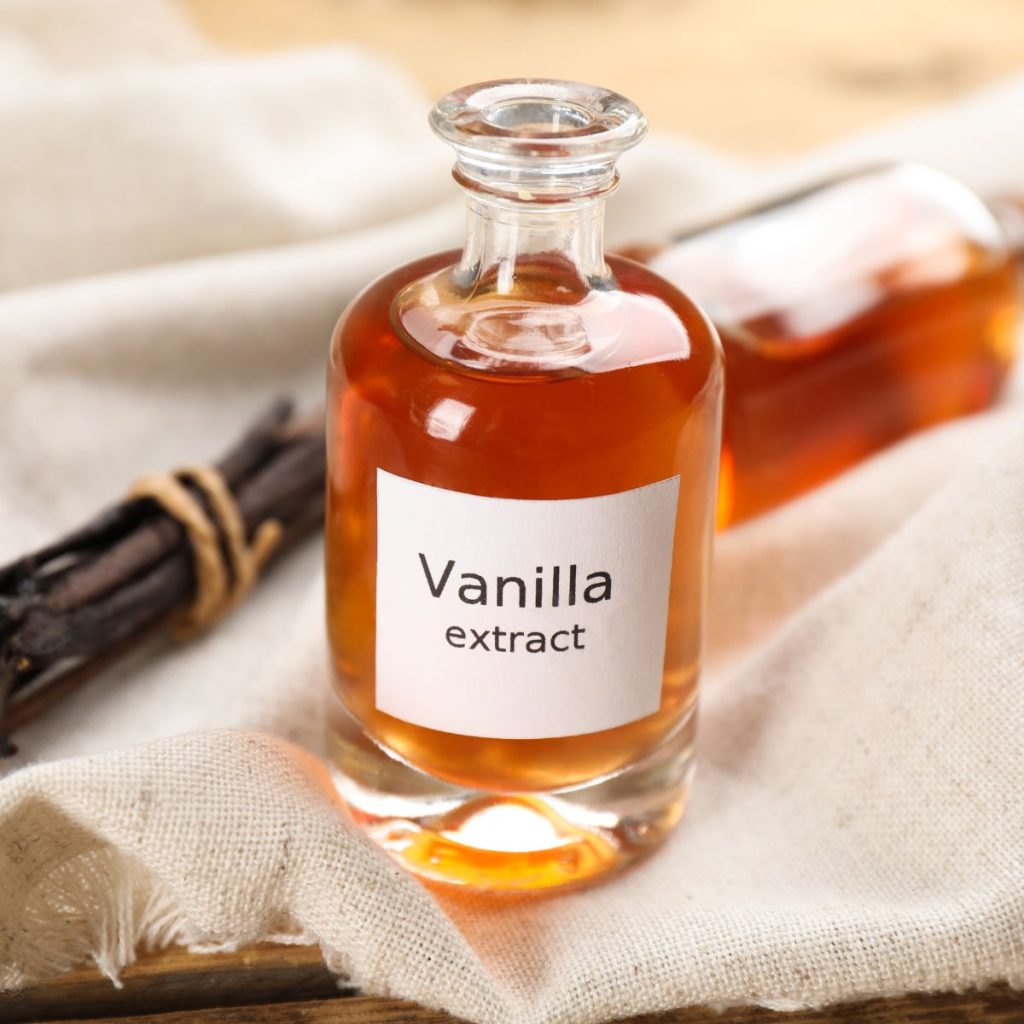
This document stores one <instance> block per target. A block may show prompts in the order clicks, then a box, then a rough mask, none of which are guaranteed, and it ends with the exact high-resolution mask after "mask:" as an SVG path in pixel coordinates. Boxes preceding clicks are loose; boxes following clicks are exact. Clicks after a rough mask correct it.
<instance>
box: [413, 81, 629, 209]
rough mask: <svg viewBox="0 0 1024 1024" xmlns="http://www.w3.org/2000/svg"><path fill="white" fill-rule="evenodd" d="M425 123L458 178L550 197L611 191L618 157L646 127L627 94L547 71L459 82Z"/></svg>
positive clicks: (512, 193) (517, 194) (479, 186)
mask: <svg viewBox="0 0 1024 1024" xmlns="http://www.w3.org/2000/svg"><path fill="white" fill-rule="evenodd" d="M430 125H431V127H432V128H433V129H434V131H435V132H436V133H437V134H438V135H439V136H440V137H441V138H442V139H444V140H445V141H446V142H448V143H450V144H451V145H452V146H454V147H455V151H456V155H457V163H456V165H455V177H456V180H458V181H459V182H460V184H462V185H464V186H466V187H469V188H471V189H475V190H480V191H488V192H494V193H497V194H500V195H505V196H507V197H509V198H517V199H539V200H543V199H547V200H548V201H552V200H555V199H558V198H560V197H564V198H572V197H580V196H583V195H595V194H599V193H602V192H606V191H608V190H609V189H610V188H612V187H613V186H614V184H615V180H616V176H615V170H614V163H615V159H616V158H617V157H618V156H619V154H621V153H623V152H624V151H625V150H627V149H630V148H631V147H633V146H635V145H636V144H637V143H638V142H639V141H640V140H641V139H642V138H643V137H644V134H645V133H646V131H647V121H646V119H645V118H644V115H643V114H642V113H641V111H640V109H639V108H638V107H637V106H636V104H635V103H633V102H632V101H630V100H628V99H626V97H625V96H620V95H619V94H618V93H616V92H611V91H610V90H608V89H602V88H600V87H598V86H595V85H585V84H583V83H580V82H564V81H560V80H558V79H547V78H518V79H507V80H503V81H495V82H482V83H479V84H477V85H467V86H465V87H463V88H461V89H456V90H455V92H451V93H449V94H448V95H447V96H445V97H443V98H442V99H441V100H439V101H438V103H437V105H436V106H435V107H434V109H433V110H432V111H431V113H430ZM524 193H525V194H524Z"/></svg>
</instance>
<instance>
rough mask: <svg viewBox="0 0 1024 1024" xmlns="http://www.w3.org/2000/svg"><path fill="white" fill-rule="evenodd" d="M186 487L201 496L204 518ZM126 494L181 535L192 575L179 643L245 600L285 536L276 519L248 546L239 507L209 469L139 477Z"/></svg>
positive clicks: (193, 468) (177, 630)
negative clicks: (155, 509)
mask: <svg viewBox="0 0 1024 1024" xmlns="http://www.w3.org/2000/svg"><path fill="white" fill-rule="evenodd" d="M186 483H192V484H193V485H194V486H195V487H197V488H198V489H199V490H200V491H201V492H202V494H203V497H205V498H206V501H207V502H208V503H209V509H210V512H209V514H208V513H207V510H206V508H205V507H204V506H203V503H202V502H201V501H200V500H199V499H198V498H197V497H196V495H195V494H193V493H192V492H191V491H190V490H189V489H188V487H187V486H186ZM129 494H130V496H131V497H132V498H149V499H151V500H152V501H155V502H156V503H157V504H158V505H159V506H160V507H161V508H162V509H163V510H164V512H166V513H167V514H168V515H169V516H170V517H171V518H172V519H174V520H176V521H177V522H178V523H179V524H180V525H181V528H182V529H183V530H184V531H185V536H186V538H187V540H188V544H189V548H190V550H191V553H192V564H193V568H194V571H195V594H194V596H193V598H192V601H191V603H190V604H189V606H188V607H187V608H185V609H184V610H183V611H182V612H181V614H180V615H179V617H178V621H177V623H176V625H175V633H176V635H177V636H178V637H179V638H182V639H184V638H187V637H190V636H193V635H194V634H196V633H199V632H201V631H202V630H204V629H207V628H208V627H210V626H212V625H213V623H214V622H216V621H217V620H218V619H219V618H221V616H223V615H226V614H227V613H228V612H229V611H230V610H231V609H232V608H234V607H235V605H237V604H239V603H240V602H241V601H242V600H244V598H245V596H246V595H247V594H248V593H249V591H250V590H251V589H252V586H253V584H254V583H255V582H256V580H257V579H258V578H259V575H260V571H261V570H262V568H263V566H264V565H265V564H266V562H267V559H268V558H269V557H270V556H271V554H272V553H273V552H274V549H275V548H276V547H277V545H278V544H280V542H281V538H282V536H283V533H284V530H283V528H282V526H281V523H280V522H279V521H278V520H276V519H267V520H265V521H264V522H262V523H260V525H259V526H258V527H257V528H256V530H255V532H254V533H253V538H252V542H251V543H247V542H246V536H245V521H244V520H243V518H242V513H241V511H240V510H239V508H238V503H237V502H236V501H235V498H234V495H233V494H232V493H231V490H230V488H229V487H228V485H227V484H226V483H225V481H224V477H223V476H221V474H220V473H219V472H218V471H217V470H216V469H215V468H214V467H212V466H184V467H182V468H181V469H178V470H176V471H175V472H173V473H155V474H152V475H150V476H144V477H142V478H141V479H140V480H137V481H136V482H135V483H134V484H133V485H132V488H131V491H130V492H129Z"/></svg>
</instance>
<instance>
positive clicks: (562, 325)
mask: <svg viewBox="0 0 1024 1024" xmlns="http://www.w3.org/2000/svg"><path fill="white" fill-rule="evenodd" d="M457 263H458V252H456V251H450V252H444V253H438V254H435V255H432V256H427V257H424V258H422V259H419V260H415V261H413V262H410V263H407V264H405V265H403V266H400V267H398V268H396V269H394V270H392V271H390V272H389V273H388V274H385V275H383V276H382V277H380V278H378V279H377V280H376V281H374V282H372V283H371V284H370V285H368V286H367V287H366V288H365V289H364V290H363V291H362V292H361V293H360V294H359V295H358V296H357V297H356V298H355V299H354V300H353V301H352V302H351V303H350V304H349V306H348V308H347V309H346V310H345V312H344V313H343V315H342V317H341V319H340V320H339V322H338V325H337V328H336V330H335V333H334V338H333V341H332V347H331V361H332V365H334V366H336V367H337V368H338V369H344V371H345V373H346V375H348V376H353V375H358V374H359V373H361V372H376V371H379V370H380V369H381V368H382V367H383V366H384V365H385V364H387V363H389V362H393V361H394V360H404V359H409V358H412V359H419V360H423V361H425V362H427V363H431V364H434V365H435V366H436V367H440V368H443V369H445V370H447V371H448V372H450V373H452V374H455V375H467V376H473V377H480V378H482V379H483V380H485V381H489V382H491V383H505V384H509V383H543V382H552V383H553V382H557V381H559V380H562V379H565V378H568V377H574V376H579V375H591V376H597V375H603V374H607V373H611V372H617V371H626V370H630V369H636V368H639V367H641V366H650V365H655V364H657V365H659V366H661V368H662V369H663V371H664V372H665V373H667V374H670V375H679V376H684V377H687V378H689V379H690V380H691V381H692V383H693V384H695V385H696V389H697V390H699V389H700V387H702V386H703V384H704V382H705V381H706V379H707V378H712V377H715V376H716V375H718V374H720V372H721V361H722V355H721V348H720V345H719V341H718V337H717V334H716V331H715V328H714V326H713V325H712V324H711V322H710V320H709V319H708V318H707V317H706V316H705V315H704V313H703V312H702V311H701V310H700V308H699V307H698V306H697V305H696V303H695V302H694V301H693V300H692V299H690V298H689V297H688V296H687V295H685V294H683V293H682V292H681V291H680V290H679V289H678V288H677V287H676V286H674V285H672V284H671V283H669V282H668V281H666V280H665V279H664V278H662V277H660V276H659V275H658V274H656V273H655V272H654V271H652V270H651V269H650V268H648V267H645V266H643V265H642V264H639V263H637V262H634V261H633V260H629V259H626V258H624V257H619V256H614V255H612V256H609V257H608V258H607V265H608V269H609V274H608V275H607V277H606V278H605V279H603V280H599V281H585V282H581V281H579V280H578V279H576V280H572V279H571V278H569V277H567V276H566V275H564V274H561V273H560V268H559V267H558V266H557V265H555V263H554V261H545V260H536V261H533V262H532V263H524V264H520V265H519V266H517V275H516V279H515V282H514V285H513V286H512V287H511V288H509V287H507V286H506V287H504V288H501V289H499V288H497V287H494V286H493V282H487V281H484V282H480V281H476V282H474V283H473V285H472V286H471V287H469V288H464V287H460V285H459V282H458V278H457V275H456V274H455V269H456V265H457ZM371 364H375V366H376V371H374V370H372V369H371Z"/></svg>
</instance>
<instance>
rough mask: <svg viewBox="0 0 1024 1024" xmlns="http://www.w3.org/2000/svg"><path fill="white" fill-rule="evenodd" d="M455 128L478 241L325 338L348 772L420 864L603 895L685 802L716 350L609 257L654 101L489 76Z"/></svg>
mask: <svg viewBox="0 0 1024 1024" xmlns="http://www.w3.org/2000/svg"><path fill="white" fill-rule="evenodd" d="M431 125H432V127H433V129H434V131H435V132H436V133H437V134H438V135H440V136H441V138H442V139H444V140H445V141H446V142H448V143H450V144H451V145H452V146H453V147H454V148H455V152H456V164H455V169H454V177H455V179H456V181H457V182H458V184H459V185H460V186H461V188H462V189H463V191H464V192H465V194H466V197H467V217H468V219H467V234H466V241H465V246H464V248H463V250H462V252H461V253H459V252H449V253H442V254H440V255H434V256H428V257H427V258H425V259H421V260H419V261H417V262H414V263H411V264H408V265H407V266H404V267H401V268H399V269H397V270H394V271H392V272H391V273H389V274H387V275H386V276H384V277H382V278H380V279H379V280H377V281H376V282H375V283H373V284H371V285H370V286H369V287H368V288H367V289H366V290H365V291H364V292H363V293H362V294H361V295H360V296H358V297H357V298H356V299H355V300H354V302H353V303H352V304H351V305H350V306H349V307H348V309H347V310H346V311H345V313H344V314H343V315H342V317H341V320H340V322H339V324H338V327H337V329H336V332H335V334H334V338H333V341H332V345H331V355H330V366H329V387H328V391H329V397H328V407H329V417H328V419H329V423H328V510H327V526H326V531H327V534H326V541H327V620H328V634H329V643H330V651H331V658H332V666H333V682H334V696H335V697H336V700H334V701H333V702H332V711H331V715H332V723H331V737H332V745H333V763H334V766H335V768H336V777H337V783H338V786H339V789H340V791H341V793H342V795H343V797H344V798H345V800H346V803H347V805H348V807H349V809H350V812H351V814H352V816H353V818H354V820H355V821H356V822H358V823H359V824H360V825H362V826H363V827H364V828H365V829H366V830H367V831H368V833H369V834H370V835H371V836H372V837H373V838H374V839H375V840H376V841H378V842H379V843H380V844H382V845H383V846H384V847H385V848H387V849H388V850H390V851H391V852H392V853H393V854H394V855H396V856H397V857H398V858H399V859H400V860H402V861H403V862H404V863H405V864H406V865H408V866H409V867H410V868H412V869H413V870H414V871H416V872H418V873H420V874H422V875H425V876H428V877H430V878H433V879H437V880H441V881H446V882H451V883H455V884H460V885H465V886H472V887H478V888H484V889H508V890H530V889H547V888H551V887H554V886H565V885H575V884H581V883H584V882H586V881H589V880H591V879H594V878H596V877H599V876H601V875H603V874H604V873H606V872H608V871H610V870H613V869H616V868H619V867H622V866H623V865H625V864H627V863H629V862H630V861H631V860H633V859H634V858H636V857H638V856H640V855H641V854H643V853H645V852H647V851H648V850H650V849H652V848H654V847H655V846H656V845H657V843H658V842H659V841H660V840H661V839H662V838H664V836H665V835H666V834H667V832H668V831H669V830H670V829H671V828H672V827H673V825H674V824H675V823H676V822H677V821H678V819H679V817H680V815H681V813H682V810H683V805H684V801H685V797H686V790H687V785H688V780H689V773H690V763H691V749H692V741H693V730H694V705H695V699H696V693H697V679H698V674H699V668H700V659H701V643H702V637H703V619H704V609H705V591H706V586H707V574H708V565H709V557H710V546H711V539H712V534H713V521H714V503H715V481H716V472H717V462H718V455H719V448H720V418H721V398H722V365H721V350H720V347H719V345H718V341H717V338H716V336H715V332H714V329H713V328H712V327H711V326H710V324H709V323H708V321H707V320H706V318H705V317H704V316H703V314H702V313H701V312H700V311H699V310H698V309H697V307H696V306H695V305H694V304H693V303H692V302H691V301H690V300H689V299H687V298H686V297H685V296H684V295H682V294H681V293H680V292H678V291H677V290H676V289H675V288H673V287H672V286H670V285H669V284H667V283H666V282H665V281H663V280H662V279H661V278H660V277H657V276H656V275H655V274H654V273H652V272H651V271H650V270H648V269H647V268H646V267H643V266H641V265H639V264H637V263H634V262H632V261H628V260H624V259H620V258H616V257H608V258H606V257H605V254H604V251H603V245H602V223H603V212H604V204H605V200H606V198H607V196H608V195H609V194H610V193H611V192H612V190H613V189H614V187H615V185H616V183H617V174H616V171H615V160H616V158H617V157H618V156H619V154H620V153H622V152H623V151H624V150H626V149H628V148H629V147H631V146H633V145H635V144H636V143H637V142H639V141H640V139H641V138H642V136H643V134H644V132H645V129H646V126H645V122H644V119H643V116H642V114H641V113H640V111H639V110H638V109H637V108H636V107H635V106H634V105H633V104H632V103H630V102H629V101H628V100H626V99H624V98H623V97H621V96H619V95H616V94H615V93H611V92H608V91H606V90H603V89H598V88H595V87H591V86H586V85H579V84H574V83H568V82H559V81H548V80H523V81H504V82H491V83H485V84H482V85H477V86H470V87H467V88H464V89H461V90H459V91H457V92H454V93H452V94H450V95H449V96H447V97H445V98H444V99H442V100H441V101H440V102H439V103H438V104H437V106H436V107H435V108H434V110H433V112H432V114H431Z"/></svg>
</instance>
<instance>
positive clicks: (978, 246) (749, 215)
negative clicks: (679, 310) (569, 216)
mask: <svg viewBox="0 0 1024 1024" xmlns="http://www.w3.org/2000/svg"><path fill="white" fill-rule="evenodd" d="M1022 253H1024V204H1022V203H1021V201H1020V199H1019V198H1017V197H1009V196H1007V197H999V198H992V199H991V200H990V201H988V202H984V201H983V200H982V199H981V198H980V197H978V196H977V195H975V194H974V193H973V192H972V191H971V190H970V189H968V188H967V187H966V186H965V185H963V184H962V183H961V182H959V181H957V180H956V179H954V178H951V177H950V176H949V175H947V174H944V173H942V172H941V171H938V170H936V169H934V168H931V167H927V166H925V165H923V164H917V163H911V162H901V163H894V164H885V165H881V166H877V167H869V168H865V169H860V170H857V171H854V172H851V173H848V174H845V175H843V176H841V177H838V178H835V179H833V180H831V181H826V182H822V183H819V184H816V185H814V186H812V187H810V188H807V189H804V190H803V191H801V192H798V193H795V194H793V195H788V196H785V197H783V198H781V199H778V200H774V201H772V202H769V203H767V204H765V205H763V206H760V207H757V208H755V209H751V210H746V211H743V212H742V213H739V214H737V215H736V216H733V217H729V218H727V219H724V220H721V221H719V222H717V223H714V224H711V225H708V226H706V227H703V228H700V229H697V230H694V231H691V232H689V233H688V234H686V235H685V236H683V237H680V238H677V239H675V240H674V241H673V242H672V243H671V244H669V245H668V246H665V247H662V248H660V249H659V250H653V251H651V250H649V251H647V252H641V253H637V255H640V256H641V258H644V257H646V258H647V259H648V260H649V264H650V266H651V268H652V269H653V270H655V271H657V272H658V273H659V274H663V275H664V276H665V277H666V278H668V279H669V280H670V281H672V282H673V283H675V284H677V285H678V286H679V287H681V288H685V289H686V290H687V291H688V293H690V294H692V295H694V296H695V297H696V299H697V301H698V302H700V303H701V305H702V307H703V308H704V309H705V310H706V311H707V312H708V314H709V316H711V318H712V320H713V321H714V323H715V326H716V328H717V329H718V332H719V335H720V337H721V340H722V345H723V348H724V351H725V363H726V377H727V379H728V387H727V394H726V402H725V412H724V427H723V435H724V436H723V443H722V472H721V477H720V489H719V503H718V520H719V525H720V526H723V527H724V526H730V525H733V524H736V523H739V522H742V521H743V520H745V519H749V518H751V517H752V516H756V515H759V514H760V513H762V512H766V511H768V510H770V509H772V508H774V507H776V506H777V505H779V504H781V503H782V502H784V501H788V500H790V499H792V498H795V497H797V496H798V495H800V494H803V493H804V492H805V491H808V490H810V489H811V488H813V487H817V486H819V485H820V484H823V483H825V482H826V481H828V480H830V479H832V478H833V477H834V476H836V475H837V474H839V473H841V472H843V471H844V470H846V469H849V468H850V467H852V466H854V465H856V464H857V463H859V462H860V461H862V460H863V459H865V458H867V457H869V456H871V455H873V454H875V453H876V452H879V451H881V450H882V449H883V448H885V447H887V446H888V445H891V444H894V443H896V442H898V441H900V440H902V439H904V438H906V437H908V436H909V435H910V434H912V433H914V432H916V431H919V430H924V429H926V428H928V427H932V426H935V425H937V424H940V423H943V422H945V421H947V420H949V419H952V418H954V417H957V416H965V415H969V414H970V413H975V412H979V411H981V410H983V409H987V408H988V407H990V406H991V405H993V404H994V403H995V402H996V401H998V399H999V397H1000V395H1001V393H1002V391H1003V387H1004V385H1005V383H1006V381H1007V378H1008V376H1009V373H1010V370H1011V368H1012V366H1013V363H1014V359H1015V356H1016V349H1017V338H1018V335H1019V332H1020V315H1021V288H1020V278H1021V255H1022Z"/></svg>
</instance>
